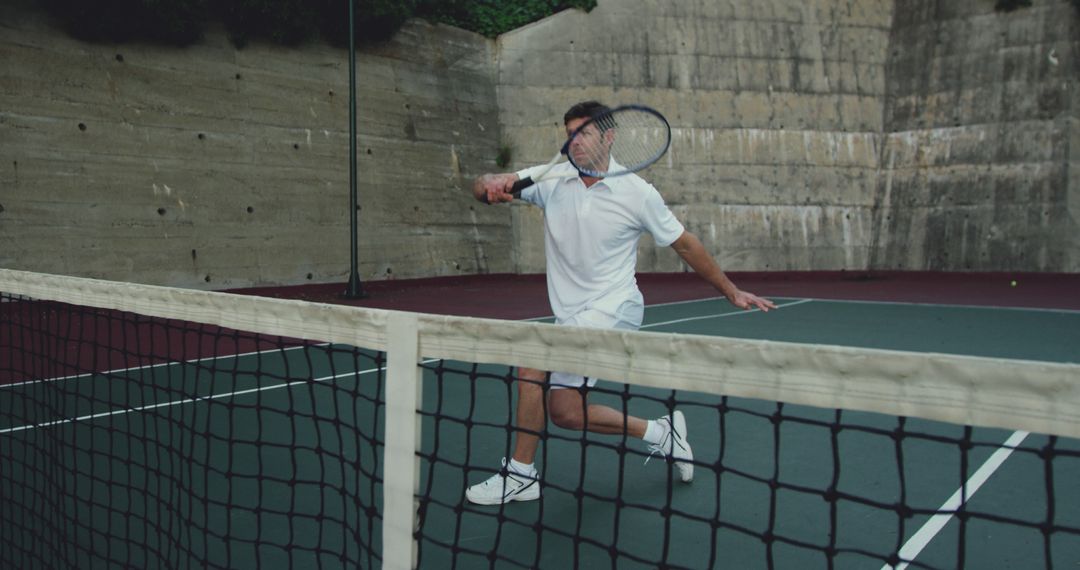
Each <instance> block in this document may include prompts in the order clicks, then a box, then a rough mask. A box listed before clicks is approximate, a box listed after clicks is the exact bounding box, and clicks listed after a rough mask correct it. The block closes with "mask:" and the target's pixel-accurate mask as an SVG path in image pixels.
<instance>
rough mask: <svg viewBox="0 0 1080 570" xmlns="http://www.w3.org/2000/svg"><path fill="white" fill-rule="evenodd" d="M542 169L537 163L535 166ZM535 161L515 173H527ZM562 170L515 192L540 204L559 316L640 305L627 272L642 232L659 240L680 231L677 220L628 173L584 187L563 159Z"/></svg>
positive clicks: (669, 239) (552, 295)
mask: <svg viewBox="0 0 1080 570" xmlns="http://www.w3.org/2000/svg"><path fill="white" fill-rule="evenodd" d="M540 168H542V167H540ZM536 170H537V169H536V168H529V169H525V170H522V171H520V172H518V173H517V174H518V176H519V177H520V178H525V177H526V176H529V175H530V173H532V172H535V171H536ZM552 173H558V174H560V175H561V176H559V177H557V178H551V179H548V180H544V181H542V182H539V183H537V184H535V185H533V186H531V187H529V188H527V189H525V190H524V191H523V192H522V193H521V199H522V200H525V201H527V202H530V203H532V204H536V205H537V206H539V207H540V208H542V209H543V210H544V249H545V253H546V257H547V287H548V299H549V300H550V302H551V310H552V311H553V312H554V313H555V317H556V318H557V319H559V320H560V321H564V320H566V319H568V318H569V317H571V316H573V315H575V314H577V313H579V312H581V311H583V310H586V309H595V310H598V311H601V312H603V313H606V314H609V315H616V314H617V311H618V309H619V307H620V306H621V305H622V304H623V303H626V302H628V301H629V302H632V303H636V304H638V305H643V303H644V302H643V299H642V296H641V291H640V290H639V289H638V287H637V279H636V278H635V277H634V273H635V268H636V266H637V245H638V239H639V238H640V237H641V234H642V232H649V233H650V234H652V236H653V239H654V240H655V241H656V244H657V245H658V246H661V247H666V246H668V245H671V244H672V243H673V242H674V241H675V240H677V239H678V238H679V236H681V235H682V234H683V231H684V228H683V225H682V224H681V223H679V220H677V219H675V216H674V215H673V214H672V213H671V210H669V209H668V207H667V206H666V205H665V204H664V199H663V198H662V197H661V196H660V193H659V192H657V191H656V188H654V187H653V186H652V185H651V184H649V183H648V182H645V181H644V180H642V179H641V177H639V176H637V175H635V174H626V175H623V176H616V177H612V178H606V179H602V180H600V181H599V182H597V183H596V184H593V185H592V187H589V188H586V187H585V183H584V182H582V180H581V178H580V177H579V176H578V172H577V170H576V169H574V167H573V166H572V165H571V164H570V163H569V162H564V163H561V164H557V165H555V166H554V167H553V168H552Z"/></svg>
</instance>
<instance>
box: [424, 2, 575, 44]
mask: <svg viewBox="0 0 1080 570" xmlns="http://www.w3.org/2000/svg"><path fill="white" fill-rule="evenodd" d="M594 7H596V0H516V1H513V2H508V1H500V0H422V1H421V4H420V6H419V9H418V11H417V15H418V16H420V17H423V18H426V19H428V20H432V21H435V22H442V23H444V24H450V25H453V26H457V27H459V28H464V29H466V30H472V31H474V32H478V33H481V34H483V35H485V36H488V37H495V36H497V35H499V34H501V33H504V32H508V31H510V30H513V29H515V28H519V27H521V26H524V25H525V24H528V23H530V22H535V21H537V20H540V19H542V18H544V17H547V16H550V15H551V14H554V13H556V12H560V11H562V10H566V9H567V8H581V9H583V10H591V9H592V8H594Z"/></svg>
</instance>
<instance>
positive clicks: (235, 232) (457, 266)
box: [0, 5, 511, 288]
mask: <svg viewBox="0 0 1080 570" xmlns="http://www.w3.org/2000/svg"><path fill="white" fill-rule="evenodd" d="M0 15H2V17H0V22H2V24H0V58H2V59H3V62H4V64H3V66H2V68H0V157H2V158H3V160H2V161H0V208H2V211H0V266H3V267H10V268H19V269H31V270H36V271H43V272H54V273H66V274H75V275H83V276H94V277H104V278H110V279H118V280H129V281H143V282H150V283H158V284H169V285H180V286H194V287H203V288H225V287H235V286H242V285H253V284H260V283H302V282H309V281H310V282H324V281H342V280H344V279H345V277H346V276H347V271H348V267H349V218H348V204H349V159H348V142H349V141H348V128H349V127H348V96H349V93H348V53H347V52H346V51H344V50H340V49H334V48H331V47H329V46H326V45H322V44H316V45H309V46H305V47H301V48H299V49H292V48H283V47H272V46H267V45H259V44H253V45H251V46H249V47H247V48H245V49H243V50H239V51H238V50H236V49H235V48H233V47H232V46H231V45H230V44H229V43H228V41H227V40H226V39H225V35H224V33H222V32H220V31H213V30H212V31H210V33H208V34H207V37H206V39H205V40H204V41H202V42H200V43H199V44H197V45H195V46H192V47H189V48H185V49H175V48H165V47H151V46H146V45H122V46H101V45H91V44H85V43H82V42H78V41H75V40H72V39H70V38H68V37H67V36H66V35H64V34H62V33H60V32H59V31H58V30H57V29H55V28H54V27H53V26H52V25H51V23H50V22H48V21H47V19H46V17H45V16H44V15H43V14H41V13H39V12H36V11H33V10H27V9H21V8H18V7H13V6H11V5H6V6H5V7H3V8H0ZM491 49H492V42H491V41H490V40H487V39H485V38H483V37H480V36H477V35H475V34H471V33H468V32H464V31H461V30H457V29H453V28H448V27H442V26H431V25H429V24H426V23H424V22H419V21H417V22H413V23H411V24H410V25H408V26H406V28H405V29H404V30H403V31H402V32H401V33H400V34H398V35H397V37H396V38H395V39H394V40H393V42H391V43H390V44H388V45H385V46H381V47H378V48H372V49H365V50H363V51H362V53H360V54H358V58H357V59H358V61H357V67H358V69H357V90H358V93H357V98H358V122H359V129H358V130H359V137H358V139H359V140H358V151H359V152H358V159H359V164H358V168H359V176H358V179H359V184H358V185H359V196H360V197H359V201H360V205H361V208H362V210H361V212H360V240H359V243H360V255H359V258H360V260H361V267H360V269H361V276H362V277H363V278H364V279H385V278H392V277H398V276H401V277H410V276H413V277H416V276H430V275H444V274H462V273H478V272H479V273H483V272H487V271H492V270H494V271H505V270H506V267H507V266H508V264H509V259H510V252H509V249H508V248H507V247H505V244H507V243H509V241H510V235H511V231H510V227H509V218H508V216H507V215H506V214H505V213H504V212H503V213H500V212H497V211H494V210H490V209H483V208H475V209H474V208H473V207H472V205H473V204H474V203H473V202H472V201H471V200H469V198H468V196H467V194H466V192H465V190H464V189H463V186H464V185H465V184H466V182H464V181H466V180H468V179H470V178H472V177H473V176H475V175H476V174H477V173H479V172H482V171H487V170H490V169H492V168H494V163H493V161H494V158H495V154H496V148H497V142H498V141H497V137H493V136H492V134H493V133H497V132H498V125H497V116H496V113H495V111H494V110H495V105H496V103H495V87H494V71H493V63H492V62H493V55H492V52H491Z"/></svg>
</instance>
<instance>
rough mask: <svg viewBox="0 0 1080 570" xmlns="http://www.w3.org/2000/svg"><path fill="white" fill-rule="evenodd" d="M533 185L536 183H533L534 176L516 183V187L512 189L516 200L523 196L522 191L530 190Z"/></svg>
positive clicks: (511, 191)
mask: <svg viewBox="0 0 1080 570" xmlns="http://www.w3.org/2000/svg"><path fill="white" fill-rule="evenodd" d="M533 184H536V183H535V182H533V179H532V176H526V177H525V178H522V179H521V180H518V181H517V182H515V183H514V185H513V186H511V187H510V193H511V194H513V195H514V197H515V198H517V197H518V195H519V194H521V191H522V190H524V189H526V188H528V187H529V186H532V185H533Z"/></svg>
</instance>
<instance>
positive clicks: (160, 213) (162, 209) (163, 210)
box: [157, 208, 165, 216]
mask: <svg viewBox="0 0 1080 570" xmlns="http://www.w3.org/2000/svg"><path fill="white" fill-rule="evenodd" d="M157 213H158V215H159V216H164V215H165V208H158V209H157Z"/></svg>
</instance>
